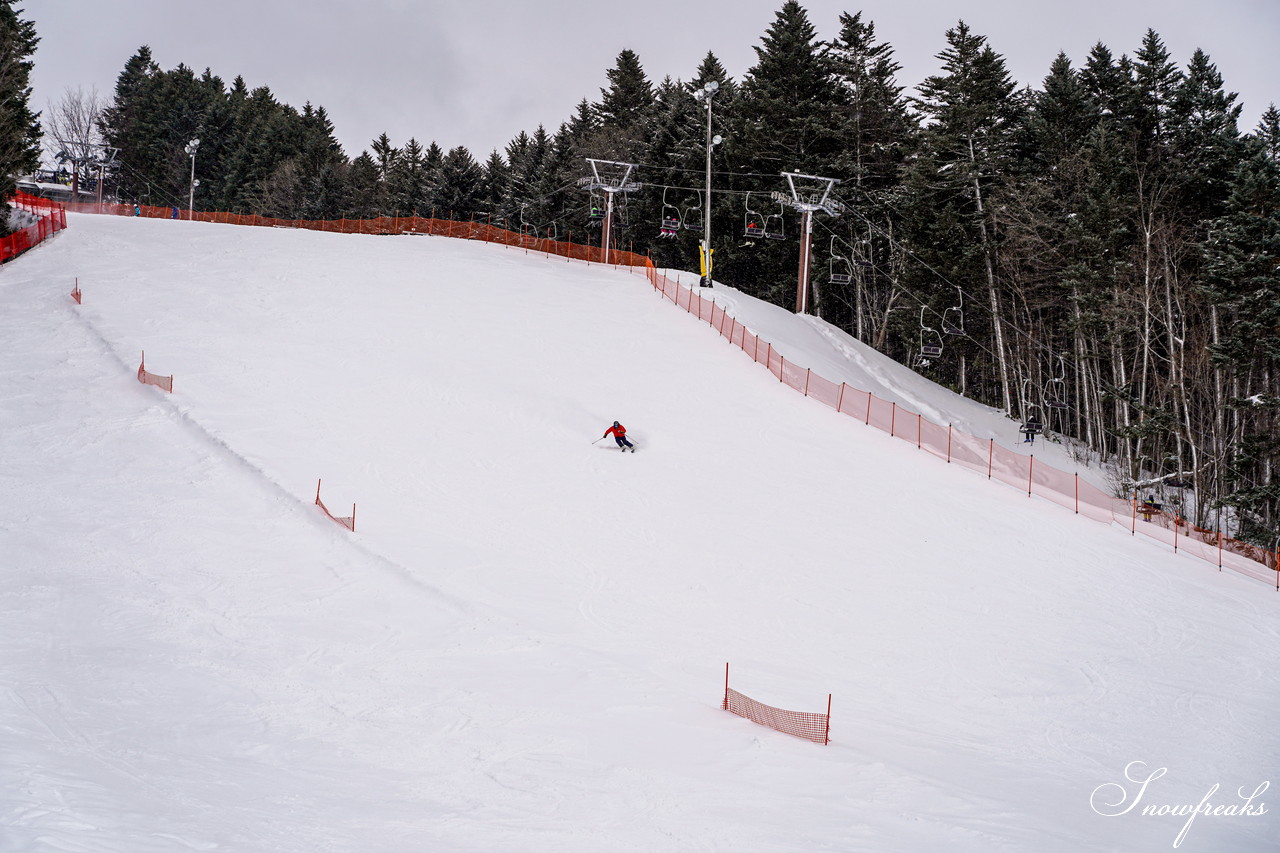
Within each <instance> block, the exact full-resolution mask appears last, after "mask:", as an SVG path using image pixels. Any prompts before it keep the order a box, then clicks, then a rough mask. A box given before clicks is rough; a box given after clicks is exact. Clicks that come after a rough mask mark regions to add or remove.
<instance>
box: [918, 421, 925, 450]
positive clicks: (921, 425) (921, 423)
mask: <svg viewBox="0 0 1280 853" xmlns="http://www.w3.org/2000/svg"><path fill="white" fill-rule="evenodd" d="M923 431H924V416H923V415H921V414H920V413H919V412H917V413H916V450H919V449H920V444H921V442H922V441H923V440H924V437H923V435H922V433H923Z"/></svg>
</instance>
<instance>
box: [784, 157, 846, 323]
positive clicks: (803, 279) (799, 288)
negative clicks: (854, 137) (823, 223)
mask: <svg viewBox="0 0 1280 853" xmlns="http://www.w3.org/2000/svg"><path fill="white" fill-rule="evenodd" d="M782 176H783V177H784V178H786V179H787V186H788V187H789V188H790V190H791V192H790V194H788V193H782V192H775V193H773V200H774V201H776V202H778V203H779V204H784V205H787V206H788V207H794V208H795V209H796V210H798V211H800V214H801V217H800V234H801V239H800V272H799V275H798V277H797V280H796V313H797V314H808V313H809V260H810V252H811V246H810V244H811V243H812V240H813V214H814V213H816V212H818V211H821V212H822V213H825V214H827V215H828V216H839V215H840V212H841V210H843V208H844V206H843V205H842V204H841V203H840V202H839V201H837V200H836V199H834V198H832V197H831V188H832V187H834V186H835V185H836V184H838V183H840V181H839V179H838V178H823V177H820V176H818V175H801V174H799V173H797V172H783V173H782ZM797 180H799V181H802V182H810V183H812V184H814V185H815V186H816V187H817V189H815V190H813V191H812V192H803V193H802V192H801V191H800V190H798V189H797V188H796V181H797Z"/></svg>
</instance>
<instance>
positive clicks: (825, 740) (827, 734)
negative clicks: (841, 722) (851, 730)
mask: <svg viewBox="0 0 1280 853" xmlns="http://www.w3.org/2000/svg"><path fill="white" fill-rule="evenodd" d="M829 743H831V694H830V693H828V694H827V730H826V731H825V732H823V733H822V745H823V746H826V745H827V744H829Z"/></svg>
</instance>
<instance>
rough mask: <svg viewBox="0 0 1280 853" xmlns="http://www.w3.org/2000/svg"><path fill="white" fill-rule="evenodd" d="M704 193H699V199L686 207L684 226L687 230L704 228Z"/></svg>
mask: <svg viewBox="0 0 1280 853" xmlns="http://www.w3.org/2000/svg"><path fill="white" fill-rule="evenodd" d="M702 215H703V212H702V193H698V201H697V202H696V203H694V204H691V205H689V206H688V207H686V208H685V209H684V227H685V230H686V231H701V230H702Z"/></svg>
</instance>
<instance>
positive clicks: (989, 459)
mask: <svg viewBox="0 0 1280 853" xmlns="http://www.w3.org/2000/svg"><path fill="white" fill-rule="evenodd" d="M995 455H996V440H995V439H994V438H993V439H991V446H990V447H988V448H987V479H988V480H990V479H991V463H992V460H994V459H995Z"/></svg>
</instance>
